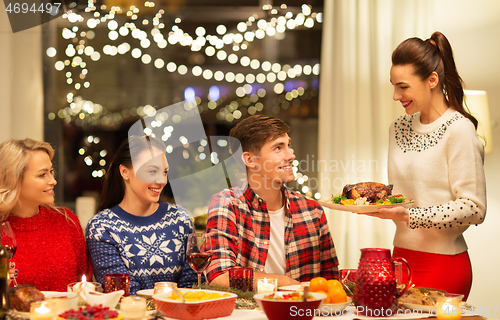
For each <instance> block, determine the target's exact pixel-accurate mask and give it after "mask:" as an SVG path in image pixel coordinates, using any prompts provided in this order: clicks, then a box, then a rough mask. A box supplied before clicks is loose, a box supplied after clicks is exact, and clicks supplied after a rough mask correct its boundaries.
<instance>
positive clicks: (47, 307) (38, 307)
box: [30, 300, 57, 320]
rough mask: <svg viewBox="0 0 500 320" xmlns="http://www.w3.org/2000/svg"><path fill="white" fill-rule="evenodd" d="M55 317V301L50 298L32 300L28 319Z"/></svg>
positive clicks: (51, 319)
mask: <svg viewBox="0 0 500 320" xmlns="http://www.w3.org/2000/svg"><path fill="white" fill-rule="evenodd" d="M56 317H57V308H56V303H55V302H54V301H50V300H44V301H36V302H32V303H31V306H30V320H55V319H56Z"/></svg>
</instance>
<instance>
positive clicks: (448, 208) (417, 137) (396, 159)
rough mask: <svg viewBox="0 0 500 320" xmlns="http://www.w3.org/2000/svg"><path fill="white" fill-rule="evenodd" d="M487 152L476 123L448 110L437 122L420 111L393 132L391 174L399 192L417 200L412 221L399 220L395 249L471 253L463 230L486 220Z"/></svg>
mask: <svg viewBox="0 0 500 320" xmlns="http://www.w3.org/2000/svg"><path fill="white" fill-rule="evenodd" d="M483 162H484V148H483V145H482V143H481V141H480V140H479V138H478V136H477V134H476V130H475V129H474V125H473V124H472V122H471V121H469V120H468V119H467V118H465V117H464V116H462V115H461V114H460V113H458V112H456V111H454V110H452V109H448V110H447V111H446V112H445V113H444V114H443V115H442V116H441V117H440V118H439V119H437V120H436V121H434V122H433V123H431V124H422V123H421V122H420V113H417V114H413V115H405V116H402V117H400V118H399V119H397V120H396V121H395V122H394V123H393V124H392V126H391V128H390V140H389V160H388V173H389V183H391V184H393V185H394V190H393V193H394V194H399V193H402V194H403V195H405V196H406V197H407V198H408V199H413V200H414V201H415V205H414V206H413V208H412V209H410V210H409V211H410V222H409V224H406V223H404V222H400V221H398V222H396V227H397V229H396V236H395V238H394V246H397V247H401V248H405V249H410V250H417V251H424V252H432V253H439V254H448V255H454V254H459V253H462V252H464V251H466V250H467V244H466V242H465V239H464V237H463V232H464V231H465V230H467V228H468V227H469V225H471V224H480V223H482V222H483V221H484V218H485V216H486V183H485V178H484V169H483Z"/></svg>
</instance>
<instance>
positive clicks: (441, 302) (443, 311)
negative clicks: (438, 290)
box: [436, 293, 464, 320]
mask: <svg viewBox="0 0 500 320" xmlns="http://www.w3.org/2000/svg"><path fill="white" fill-rule="evenodd" d="M463 298H464V295H463V294H455V293H445V294H444V296H442V297H437V298H436V305H437V318H438V319H440V320H459V319H460V318H462V312H461V306H462V299H463Z"/></svg>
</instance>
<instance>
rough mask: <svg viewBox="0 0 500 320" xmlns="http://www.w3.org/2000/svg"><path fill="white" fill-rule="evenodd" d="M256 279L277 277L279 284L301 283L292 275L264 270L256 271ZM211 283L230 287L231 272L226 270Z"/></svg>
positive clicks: (254, 274)
mask: <svg viewBox="0 0 500 320" xmlns="http://www.w3.org/2000/svg"><path fill="white" fill-rule="evenodd" d="M253 277H254V279H263V278H277V279H278V286H279V287H282V286H291V285H295V284H300V282H299V281H297V280H293V279H292V278H290V277H287V276H284V275H280V274H270V273H263V272H254V273H253ZM210 284H211V285H219V286H225V287H229V272H224V273H223V274H221V275H220V276H218V277H217V278H215V279H213V280H212V281H211V282H210Z"/></svg>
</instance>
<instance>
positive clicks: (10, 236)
mask: <svg viewBox="0 0 500 320" xmlns="http://www.w3.org/2000/svg"><path fill="white" fill-rule="evenodd" d="M0 233H1V238H2V245H3V246H4V247H5V249H7V252H9V259H12V257H13V256H14V254H16V250H17V241H16V237H15V236H14V232H13V231H12V227H11V226H10V223H9V222H8V221H4V222H2V223H1V224H0ZM12 280H13V283H14V287H17V281H16V278H13V279H12Z"/></svg>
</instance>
